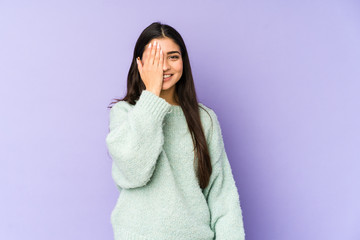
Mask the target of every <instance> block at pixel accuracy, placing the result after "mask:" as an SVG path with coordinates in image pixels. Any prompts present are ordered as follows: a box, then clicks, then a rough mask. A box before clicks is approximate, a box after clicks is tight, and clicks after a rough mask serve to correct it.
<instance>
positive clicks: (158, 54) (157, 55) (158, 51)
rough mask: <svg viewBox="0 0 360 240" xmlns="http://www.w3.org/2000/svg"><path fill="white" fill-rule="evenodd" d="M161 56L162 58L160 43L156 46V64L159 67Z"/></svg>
mask: <svg viewBox="0 0 360 240" xmlns="http://www.w3.org/2000/svg"><path fill="white" fill-rule="evenodd" d="M159 58H160V45H159V43H158V44H157V46H156V54H155V59H154V65H155V66H156V67H157V66H159Z"/></svg>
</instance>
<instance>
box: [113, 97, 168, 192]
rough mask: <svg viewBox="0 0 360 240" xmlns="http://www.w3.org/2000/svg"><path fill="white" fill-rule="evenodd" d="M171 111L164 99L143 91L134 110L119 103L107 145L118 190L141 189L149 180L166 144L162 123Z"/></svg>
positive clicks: (114, 109) (114, 111) (122, 102)
mask: <svg viewBox="0 0 360 240" xmlns="http://www.w3.org/2000/svg"><path fill="white" fill-rule="evenodd" d="M170 107H171V105H170V104H169V103H168V102H167V101H166V100H165V99H163V98H161V97H159V96H157V95H155V94H154V93H152V92H150V91H147V90H143V91H142V93H141V95H140V97H139V99H138V101H137V102H136V104H135V106H133V107H131V106H129V104H128V103H127V102H125V101H120V102H118V103H116V104H115V105H113V107H112V108H111V110H110V121H109V133H108V135H107V136H106V145H107V148H108V152H109V154H110V156H111V158H112V160H113V162H112V178H113V180H114V181H115V183H116V185H117V187H118V188H119V189H129V188H136V187H142V186H144V185H146V184H147V183H148V181H149V180H150V178H151V176H152V174H153V172H154V170H155V165H156V162H157V159H158V157H159V155H160V153H161V151H162V147H163V144H164V135H163V128H162V122H163V119H164V117H165V115H166V113H167V112H168V111H169V109H170Z"/></svg>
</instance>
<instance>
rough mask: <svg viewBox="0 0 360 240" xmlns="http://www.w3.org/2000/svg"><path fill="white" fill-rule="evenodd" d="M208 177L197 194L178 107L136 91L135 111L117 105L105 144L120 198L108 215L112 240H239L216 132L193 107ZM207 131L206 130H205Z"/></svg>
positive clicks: (234, 198)
mask: <svg viewBox="0 0 360 240" xmlns="http://www.w3.org/2000/svg"><path fill="white" fill-rule="evenodd" d="M199 105H201V106H202V107H204V108H205V109H206V110H207V111H208V112H209V114H210V116H211V119H212V120H211V119H210V117H209V115H208V114H207V113H206V112H205V111H204V110H203V109H202V108H200V107H199V109H200V117H201V122H202V124H203V128H204V132H205V136H206V139H207V143H208V148H209V153H210V158H211V164H212V167H213V172H212V175H211V177H210V183H209V185H208V186H207V187H206V188H205V189H204V190H202V189H201V188H200V187H199V184H198V181H197V178H196V172H195V169H196V165H193V162H194V151H193V143H192V140H191V135H190V132H189V130H188V128H187V123H186V119H185V115H184V113H183V111H182V108H181V107H180V106H176V105H171V104H169V103H168V102H167V101H166V100H165V99H163V98H161V97H159V96H157V95H155V94H153V93H152V92H150V91H147V90H143V91H142V93H141V95H140V97H139V99H138V100H137V101H136V104H135V105H131V104H129V103H127V102H125V101H120V102H117V103H116V104H114V105H113V107H112V108H111V110H110V124H109V129H110V131H109V133H108V135H107V137H106V144H107V148H108V152H109V154H110V156H111V158H112V178H113V180H114V182H115V184H116V186H117V189H119V191H120V194H119V198H118V200H117V202H116V205H115V207H114V209H113V211H112V212H111V224H112V227H113V231H114V239H115V240H130V239H131V240H180V239H181V240H212V239H217V240H227V239H229V240H230V239H231V240H243V239H245V231H244V226H243V218H242V211H241V208H240V200H239V194H238V191H237V188H236V185H235V181H234V178H233V174H232V170H231V166H230V163H229V161H228V158H227V155H226V152H225V148H224V143H223V138H222V133H221V128H220V124H219V121H218V119H217V116H216V114H215V112H214V111H213V110H211V109H210V108H208V107H206V106H205V105H203V104H202V103H199ZM212 124H213V125H212Z"/></svg>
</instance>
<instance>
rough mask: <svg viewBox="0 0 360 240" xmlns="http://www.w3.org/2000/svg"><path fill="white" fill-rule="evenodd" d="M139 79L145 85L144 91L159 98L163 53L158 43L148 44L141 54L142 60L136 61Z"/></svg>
mask: <svg viewBox="0 0 360 240" xmlns="http://www.w3.org/2000/svg"><path fill="white" fill-rule="evenodd" d="M136 62H137V66H138V70H139V73H140V77H141V79H142V81H143V82H144V84H145V87H146V90H148V91H151V92H153V93H154V94H156V95H157V96H160V92H161V89H162V84H163V62H164V57H163V52H162V49H161V48H160V45H159V42H157V44H156V41H154V44H151V43H150V44H149V46H148V47H147V48H146V49H145V51H144V53H143V59H142V60H140V58H139V57H138V58H137V59H136Z"/></svg>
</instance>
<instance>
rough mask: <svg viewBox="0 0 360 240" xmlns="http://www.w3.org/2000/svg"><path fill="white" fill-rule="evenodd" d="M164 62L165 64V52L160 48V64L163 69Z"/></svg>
mask: <svg viewBox="0 0 360 240" xmlns="http://www.w3.org/2000/svg"><path fill="white" fill-rule="evenodd" d="M163 64H164V54H163V52H162V49H160V60H159V65H160V67H161V69H162V67H163Z"/></svg>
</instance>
